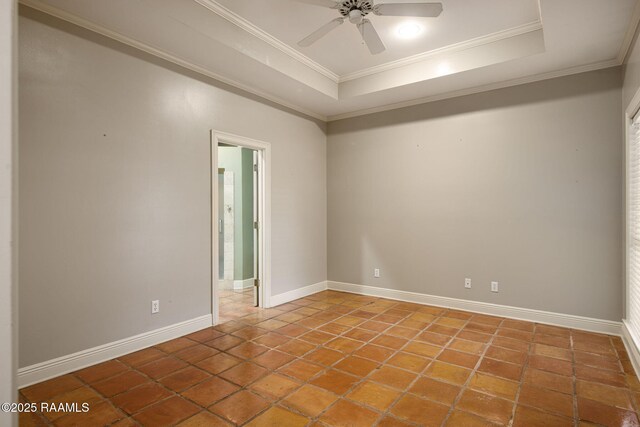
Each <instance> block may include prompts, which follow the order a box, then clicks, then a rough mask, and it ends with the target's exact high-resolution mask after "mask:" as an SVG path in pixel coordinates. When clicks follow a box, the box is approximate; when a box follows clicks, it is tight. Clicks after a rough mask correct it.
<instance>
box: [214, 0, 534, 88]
mask: <svg viewBox="0 0 640 427" xmlns="http://www.w3.org/2000/svg"><path fill="white" fill-rule="evenodd" d="M400 1H401V0H385V3H394V2H400ZM434 1H435V0H434ZM441 1H442V3H443V13H442V14H441V15H440V16H439V17H438V18H405V17H387V16H372V17H370V20H371V22H372V23H373V25H374V27H375V28H376V30H377V31H378V33H379V34H380V37H381V38H382V40H383V42H384V43H385V45H386V46H387V50H386V51H385V52H383V53H382V54H379V55H371V54H370V53H369V51H368V50H367V47H366V46H365V45H364V44H363V43H362V38H361V37H360V33H359V32H358V30H357V28H356V27H355V25H353V24H350V23H348V22H347V23H345V24H343V25H342V26H340V27H338V28H337V29H335V30H333V31H332V32H331V33H329V34H328V35H327V36H325V37H324V38H322V39H321V40H320V41H318V42H317V43H315V44H314V45H313V46H311V47H309V48H301V47H299V46H297V42H298V41H299V40H301V39H302V38H304V37H305V36H307V35H308V34H309V33H311V32H312V31H314V30H315V29H317V28H319V27H320V26H322V25H324V24H326V23H327V22H329V21H330V20H332V19H335V18H337V17H339V16H341V15H340V13H339V12H338V11H337V10H332V9H328V8H323V7H317V6H312V5H308V4H305V3H299V2H296V1H293V0H260V1H255V0H217V2H218V3H220V4H221V5H223V6H225V7H227V8H228V9H229V10H231V11H233V12H235V13H237V14H238V15H240V16H242V17H243V18H245V19H247V20H248V21H249V22H251V23H252V24H254V25H256V26H257V27H259V28H261V29H262V30H264V31H266V32H267V33H269V34H271V35H272V36H274V37H276V38H277V39H279V40H281V41H282V42H284V43H286V44H287V45H289V46H291V47H292V48H294V49H296V50H298V51H300V52H301V53H302V54H304V55H306V56H308V57H309V58H311V59H312V60H314V61H316V62H318V63H319V64H320V65H322V66H324V67H326V68H328V69H330V70H331V71H333V72H334V73H336V74H338V75H340V76H343V75H345V74H348V73H352V72H354V71H358V70H362V69H365V68H369V67H372V66H375V65H380V64H384V63H386V62H390V61H395V60H398V59H401V58H406V57H407V56H412V55H416V54H419V53H423V52H427V51H431V50H434V49H439V48H443V47H445V46H449V45H452V44H455V43H460V42H464V41H466V40H470V39H474V38H477V37H481V36H486V35H488V34H492V33H497V32H500V31H504V30H507V29H510V28H514V27H519V26H521V25H524V24H529V23H532V22H538V21H539V20H540V15H539V11H538V2H537V0H482V1H478V0H472V1H470V0H441ZM478 17H482V18H481V19H478ZM407 21H412V22H416V23H419V24H420V25H421V26H423V28H424V30H423V32H422V33H421V34H420V36H419V37H417V38H416V39H414V40H401V39H399V38H398V37H397V36H396V35H395V30H396V28H397V26H398V25H399V24H401V23H403V22H407Z"/></svg>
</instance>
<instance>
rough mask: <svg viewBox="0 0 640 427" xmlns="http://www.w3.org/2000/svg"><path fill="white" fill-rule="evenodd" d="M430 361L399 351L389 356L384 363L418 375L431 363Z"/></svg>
mask: <svg viewBox="0 0 640 427" xmlns="http://www.w3.org/2000/svg"><path fill="white" fill-rule="evenodd" d="M431 360H432V359H429V358H426V357H422V356H418V355H415V354H411V353H405V352H402V351H401V352H398V353H396V354H394V355H393V356H391V358H389V360H387V362H386V363H387V364H388V365H391V366H395V367H397V368H401V369H406V370H407V371H412V372H416V373H420V372H422V371H424V369H425V368H426V367H427V365H429V363H431Z"/></svg>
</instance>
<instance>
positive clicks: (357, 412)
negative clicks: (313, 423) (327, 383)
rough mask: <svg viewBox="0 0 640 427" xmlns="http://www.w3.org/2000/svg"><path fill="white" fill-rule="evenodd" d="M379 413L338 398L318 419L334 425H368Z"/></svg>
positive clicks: (357, 426) (363, 426)
mask: <svg viewBox="0 0 640 427" xmlns="http://www.w3.org/2000/svg"><path fill="white" fill-rule="evenodd" d="M378 418H379V415H378V414H377V413H376V412H374V411H371V410H369V409H366V408H364V407H362V406H360V405H357V404H355V403H351V402H349V401H347V400H339V401H338V402H337V403H336V404H334V405H333V406H332V407H331V408H329V410H328V411H326V412H325V413H324V414H322V416H321V417H320V421H322V422H323V423H325V424H327V425H329V426H335V427H370V426H372V425H374V423H375V422H376V420H377V419H378Z"/></svg>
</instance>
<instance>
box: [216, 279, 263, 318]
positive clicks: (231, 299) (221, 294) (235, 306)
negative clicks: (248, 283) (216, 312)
mask: <svg viewBox="0 0 640 427" xmlns="http://www.w3.org/2000/svg"><path fill="white" fill-rule="evenodd" d="M218 298H219V299H220V323H225V322H228V321H230V320H238V319H239V318H241V317H244V316H246V315H248V314H253V313H256V312H258V311H260V309H259V308H257V307H254V306H253V288H247V289H243V290H237V291H236V290H232V289H219V290H218Z"/></svg>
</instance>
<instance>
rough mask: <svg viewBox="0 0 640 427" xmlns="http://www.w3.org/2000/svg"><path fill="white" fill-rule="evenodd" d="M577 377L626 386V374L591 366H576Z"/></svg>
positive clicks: (616, 385)
mask: <svg viewBox="0 0 640 427" xmlns="http://www.w3.org/2000/svg"><path fill="white" fill-rule="evenodd" d="M576 378H578V379H580V380H585V381H591V382H596V383H601V384H607V385H611V386H615V387H625V386H626V382H625V376H624V375H622V374H620V373H618V372H614V371H608V370H605V369H598V368H592V367H590V366H580V365H577V366H576Z"/></svg>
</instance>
